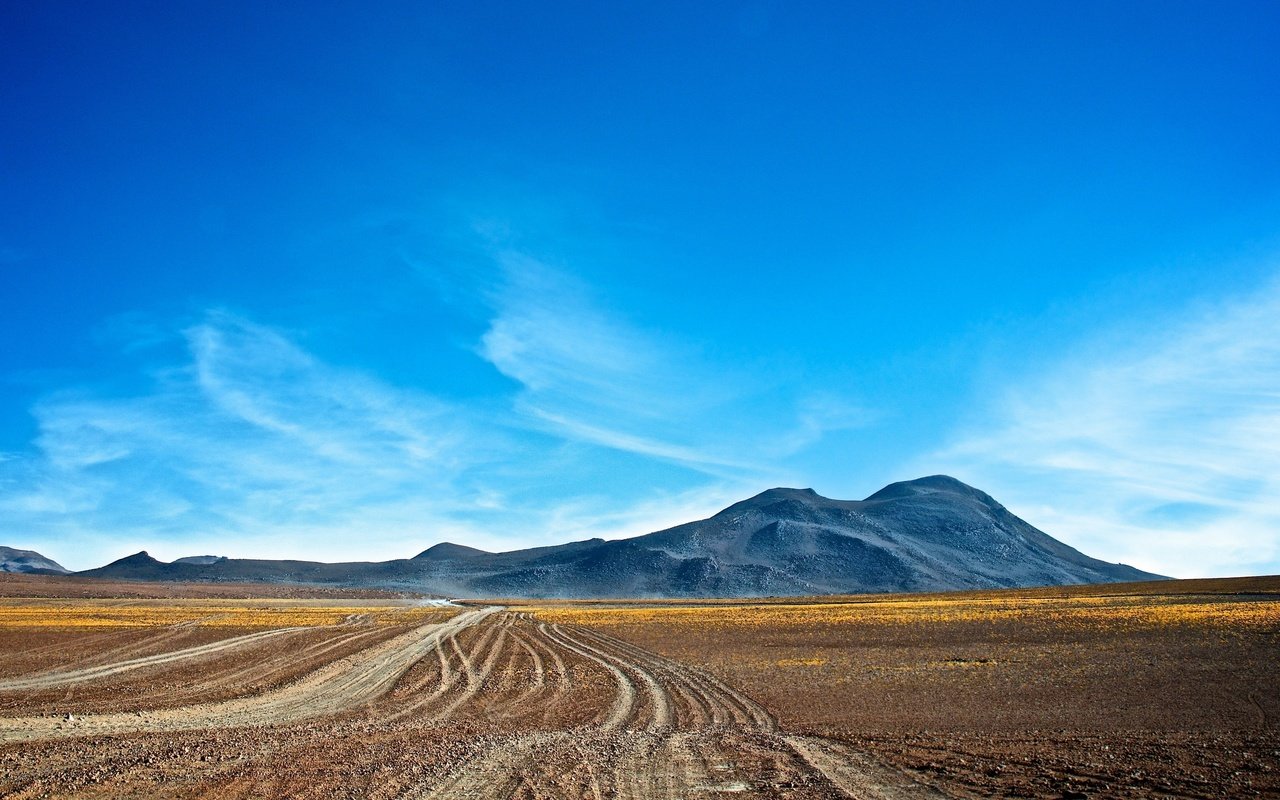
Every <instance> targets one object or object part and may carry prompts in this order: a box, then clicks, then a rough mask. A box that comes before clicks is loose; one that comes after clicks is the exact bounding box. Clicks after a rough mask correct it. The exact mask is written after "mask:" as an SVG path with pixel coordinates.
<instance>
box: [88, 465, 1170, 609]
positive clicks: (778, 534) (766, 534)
mask: <svg viewBox="0 0 1280 800" xmlns="http://www.w3.org/2000/svg"><path fill="white" fill-rule="evenodd" d="M78 574H80V575H85V576H93V577H110V578H118V579H132V580H168V581H268V582H297V583H323V584H333V585H341V586H369V587H382V588H391V589H412V590H415V591H422V592H432V593H437V594H446V595H451V596H456V597H469V596H489V597H717V596H718V597H735V596H761V595H803V594H832V593H856V592H912V591H947V590H954V589H983V588H999V587H1019V586H1051V585H1064V584H1082V583H1111V582H1120V581H1140V580H1151V579H1156V578H1160V577H1162V576H1159V575H1154V574H1152V573H1149V572H1143V571H1142V570H1139V569H1135V568H1134V567H1130V566H1126V565H1124V564H1111V563H1107V562H1105V561H1099V560H1098V559H1095V558H1090V557H1089V556H1086V555H1084V554H1083V553H1081V552H1079V551H1078V550H1075V549H1074V548H1071V547H1068V546H1067V545H1065V544H1063V543H1062V542H1059V541H1058V540H1056V539H1054V538H1053V537H1051V536H1049V535H1048V534H1046V533H1044V532H1042V531H1040V530H1038V529H1036V528H1034V527H1033V526H1031V525H1029V524H1028V523H1026V522H1024V521H1023V520H1021V519H1019V518H1018V517H1016V516H1014V515H1013V514H1011V513H1010V512H1009V511H1008V510H1006V509H1005V508H1004V506H1002V505H1000V504H999V503H997V502H996V501H995V500H993V499H992V498H991V497H990V496H988V495H987V494H985V493H983V492H981V491H979V490H977V489H974V488H973V487H971V486H967V485H965V484H964V483H961V482H960V481H958V480H956V479H954V478H950V477H947V476H944V475H935V476H932V477H927V478H920V479H918V480H914V481H905V482H902V483H894V484H891V485H889V486H886V487H885V488H883V489H881V490H880V491H878V492H876V493H875V494H873V495H871V496H870V497H868V498H867V499H865V500H832V499H829V498H826V497H822V496H821V495H818V494H816V493H815V492H814V491H813V490H812V489H770V490H768V491H766V492H763V493H761V494H758V495H756V496H755V497H752V498H750V499H748V500H744V501H742V502H740V503H736V504H734V505H732V506H730V507H728V508H726V509H725V510H724V511H721V512H720V513H719V514H716V515H715V516H713V517H710V518H709V519H704V520H699V521H697V522H690V523H686V524H684V525H679V526H676V527H674V528H670V529H668V530H664V531H658V532H656V533H650V534H646V535H644V536H637V537H634V538H631V539H619V540H615V541H605V540H603V539H589V540H586V541H580V542H571V543H568V544H563V545H555V546H551V547H539V548H533V549H528V550H515V551H511V552H506V553H489V552H485V551H483V550H477V549H475V548H471V547H466V546H463V545H458V544H453V543H451V542H442V543H440V544H437V545H435V546H434V547H431V548H429V549H427V550H425V551H423V552H421V553H419V554H418V555H417V556H415V557H413V558H408V559H397V560H394V561H383V562H357V563H339V564H325V563H319V562H314V561H268V560H253V559H237V558H220V559H216V560H214V557H204V556H200V557H193V558H187V559H179V560H178V561H175V562H173V563H167V564H166V563H164V562H161V561H157V560H156V559H154V558H152V557H151V556H149V555H148V554H147V553H146V552H142V553H138V554H135V555H132V556H129V557H127V558H122V559H120V560H119V561H116V562H113V563H111V564H108V565H106V566H105V567H100V568H98V569H94V570H88V571H85V572H81V573H78Z"/></svg>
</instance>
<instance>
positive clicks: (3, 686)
mask: <svg viewBox="0 0 1280 800" xmlns="http://www.w3.org/2000/svg"><path fill="white" fill-rule="evenodd" d="M306 630H314V628H313V627H298V628H274V629H272V630H269V631H258V632H257V633H248V634H245V635H243V636H233V637H231V638H229V639H221V640H219V641H216V642H210V643H209V644H202V645H196V646H195V647H187V648H184V649H182V650H172V651H169V652H167V653H158V654H156V655H153V656H143V657H141V658H132V659H128V660H125V661H116V662H113V663H110V664H103V665H101V666H97V667H85V668H83V669H75V670H66V671H63V672H48V673H45V674H43V675H37V676H33V677H30V678H13V679H10V680H5V681H0V692H16V691H30V690H32V689H50V688H53V687H55V686H65V685H67V684H71V683H83V682H84V681H91V680H97V679H99V678H105V677H107V676H109V675H116V674H118V673H121V672H127V671H129V670H134V669H140V668H142V667H154V666H159V665H162V664H169V663H171V662H174V661H183V660H185V659H189V658H202V657H204V656H208V655H212V654H214V653H220V652H222V651H224V650H231V649H233V648H237V647H244V646H246V645H250V644H254V643H256V642H260V641H263V640H265V639H274V638H276V637H277V636H284V635H286V634H291V633H297V632H299V631H306Z"/></svg>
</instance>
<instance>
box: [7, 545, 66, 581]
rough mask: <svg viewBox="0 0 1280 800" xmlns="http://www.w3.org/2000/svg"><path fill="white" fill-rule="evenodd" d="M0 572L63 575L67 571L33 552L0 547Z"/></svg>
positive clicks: (51, 560) (56, 563)
mask: <svg viewBox="0 0 1280 800" xmlns="http://www.w3.org/2000/svg"><path fill="white" fill-rule="evenodd" d="M0 572H35V573H45V574H55V575H65V574H67V572H69V570H68V569H67V568H66V567H64V566H62V565H61V564H59V563H58V562H57V561H54V560H53V559H51V558H45V557H44V556H42V555H40V554H39V553H37V552H36V551H34V550H15V549H14V548H12V547H0Z"/></svg>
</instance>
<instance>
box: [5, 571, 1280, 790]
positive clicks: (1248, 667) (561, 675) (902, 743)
mask: <svg viewBox="0 0 1280 800" xmlns="http://www.w3.org/2000/svg"><path fill="white" fill-rule="evenodd" d="M60 585H64V586H65V585H66V584H60ZM1177 585H1178V584H1164V586H1165V587H1166V588H1167V589H1172V588H1174V587H1175V586H1177ZM1240 588H1241V587H1240V586H1239V585H1232V586H1225V587H1219V589H1218V590H1217V591H1216V592H1215V593H1210V594H1206V591H1207V590H1206V589H1205V588H1204V587H1200V588H1199V589H1198V590H1197V591H1195V592H1189V593H1188V592H1174V591H1165V592H1164V593H1163V594H1158V593H1157V594H1153V593H1151V592H1150V591H1141V592H1136V593H1129V594H1127V595H1124V596H1126V597H1129V598H1133V599H1131V600H1123V601H1117V602H1118V605H1114V606H1112V605H1108V606H1107V608H1108V609H1113V610H1114V615H1115V618H1117V619H1120V618H1123V619H1127V620H1130V624H1128V625H1127V626H1125V627H1114V626H1108V625H1106V624H1102V623H1101V622H1098V620H1104V621H1105V620H1106V619H1111V617H1105V616H1104V617H1098V616H1096V615H1094V616H1089V615H1085V616H1080V615H1076V616H1073V615H1072V614H1068V613H1065V612H1064V611H1063V610H1062V608H1061V607H1058V606H1049V607H1046V606H1044V605H1043V604H1040V605H1037V604H1036V603H1034V602H1030V601H1032V600H1043V599H1044V598H1043V597H1038V596H1036V595H1035V593H1023V594H1019V593H1016V592H1007V593H994V594H990V593H988V594H986V595H984V597H992V598H995V600H994V601H993V602H996V603H999V604H1002V608H1005V609H1007V608H1009V607H1011V606H1012V607H1014V608H1018V607H1020V606H1019V603H1021V602H1022V601H1023V600H1027V601H1028V602H1027V605H1026V607H1025V609H1023V613H1021V614H1014V615H1010V614H1007V613H1006V614H1004V615H1003V616H999V618H998V619H990V618H984V617H982V616H981V615H979V616H978V617H977V618H973V617H971V616H968V617H966V616H963V615H961V617H960V618H954V617H955V615H951V616H948V615H947V614H945V613H940V614H938V615H936V618H935V617H934V616H931V615H932V614H933V612H932V611H929V613H926V614H918V613H915V611H912V613H913V614H914V616H910V615H908V616H910V622H902V623H895V622H893V621H892V620H891V619H888V620H887V619H886V618H879V619H878V620H875V621H871V618H868V619H860V617H859V615H858V614H856V613H851V614H844V612H843V611H842V612H841V613H842V615H843V616H838V617H832V616H831V615H830V614H826V615H825V616H824V614H823V613H820V612H823V610H824V609H825V608H826V606H824V605H822V604H819V605H818V606H816V608H818V609H819V610H818V611H814V610H813V608H815V606H810V605H805V604H794V603H793V604H792V605H787V604H785V603H783V604H776V605H777V607H781V608H784V609H787V610H788V613H786V614H784V615H783V616H782V617H781V618H782V619H784V620H785V623H782V624H771V626H769V627H765V628H761V627H760V626H758V625H754V624H748V623H749V622H750V621H751V620H752V619H753V618H752V617H751V615H750V613H749V612H746V613H745V615H744V612H741V611H740V609H741V608H742V603H741V601H737V602H732V603H723V604H720V605H718V606H717V605H714V604H712V605H704V604H699V606H698V608H701V609H710V610H711V611H713V612H714V613H715V614H718V615H720V616H718V617H715V618H713V619H712V620H711V622H707V621H705V620H703V621H692V622H691V621H689V620H684V621H673V619H672V618H671V616H670V612H672V610H675V611H676V612H677V613H680V608H681V605H680V604H650V605H648V606H644V605H636V604H620V605H619V610H618V612H617V613H614V612H609V613H608V614H606V615H604V616H600V615H598V614H596V612H593V611H592V607H591V606H590V605H583V604H573V605H566V606H563V607H557V608H550V607H544V608H543V610H541V611H537V612H533V613H531V612H530V611H528V610H524V609H520V608H512V609H509V610H503V609H500V608H496V607H486V606H481V605H475V606H472V607H471V608H468V609H466V610H463V611H462V612H461V613H457V612H456V611H451V612H441V613H440V614H439V615H438V616H430V615H424V616H419V617H416V618H415V621H414V623H413V624H404V625H368V624H362V622H361V621H360V620H352V621H350V622H348V623H344V624H341V625H324V626H315V627H311V628H307V629H304V630H300V631H290V632H282V633H274V632H272V631H270V630H267V631H263V630H261V629H256V630H252V631H250V630H242V629H225V630H222V629H212V628H201V627H200V626H194V627H191V628H183V629H182V635H180V636H174V635H172V633H173V629H171V628H160V629H144V630H140V631H139V630H120V631H114V632H110V633H107V634H104V633H103V632H101V631H98V632H96V633H95V632H85V631H75V630H65V629H64V630H45V629H34V630H25V631H17V630H13V629H4V628H3V619H0V631H3V634H0V635H2V636H3V637H6V638H4V639H3V642H2V643H3V644H4V645H5V647H6V652H7V651H8V648H23V649H27V650H30V649H31V648H35V647H39V648H43V649H42V650H37V651H34V652H36V653H40V652H44V653H48V654H54V653H58V654H63V655H61V656H59V657H57V658H53V657H50V658H49V660H48V663H47V664H45V665H43V666H41V665H40V664H39V663H38V662H39V661H40V656H39V655H35V656H28V657H17V656H13V657H9V658H7V660H6V659H5V658H0V796H6V797H23V798H27V797H59V798H61V797H95V798H107V797H111V798H115V797H187V796H193V797H194V796H200V797H234V798H251V797H252V798H261V797H277V796H279V797H317V798H319V797H325V798H328V797H370V798H443V797H474V798H504V797H517V798H560V797H591V798H632V799H633V800H640V799H641V798H671V797H685V798H716V797H744V798H760V797H784V798H796V799H797V800H801V799H803V798H838V797H880V798H910V797H946V796H961V797H973V796H989V795H992V794H1004V795H1014V796H1041V797H1064V796H1065V797H1079V796H1094V797H1130V796H1133V797H1137V796H1153V795H1156V796H1179V797H1221V796H1227V795H1230V796H1254V795H1256V796H1265V795H1272V796H1280V737H1278V736H1277V731H1276V727H1275V720H1277V719H1280V707H1278V704H1280V700H1278V699H1277V697H1276V696H1275V691H1274V686H1275V679H1276V677H1277V676H1278V675H1280V670H1278V669H1277V667H1278V666H1280V648H1277V647H1276V646H1275V645H1276V643H1277V641H1276V636H1277V634H1278V633H1280V631H1277V630H1276V629H1275V628H1276V626H1274V625H1273V624H1272V622H1271V621H1270V620H1272V619H1273V616H1271V615H1270V611H1268V609H1270V608H1271V606H1270V605H1268V604H1274V603H1275V602H1276V600H1275V598H1274V596H1271V597H1269V596H1268V595H1274V594H1275V593H1276V591H1277V590H1280V581H1271V582H1264V584H1262V585H1258V584H1250V585H1249V586H1247V587H1245V589H1247V591H1246V592H1244V593H1240V592H1237V591H1236V590H1237V589H1240ZM193 591H196V590H193ZM45 596H49V595H45ZM73 596H79V595H73ZM179 596H182V597H190V595H179ZM1070 596H1071V597H1079V598H1085V599H1086V600H1087V599H1088V598H1089V597H1094V598H1096V597H1097V596H1098V591H1097V590H1094V594H1093V595H1089V594H1088V592H1087V590H1077V591H1076V592H1075V593H1072V594H1071V595H1070ZM1117 596H1119V595H1117ZM957 597H960V596H950V597H943V598H941V599H940V600H939V599H938V598H934V599H931V600H926V599H923V598H921V599H918V600H917V601H916V604H917V605H920V607H921V608H925V609H933V608H935V607H938V608H951V605H948V604H954V603H955V602H959V601H958V600H957ZM964 597H967V598H968V599H967V600H964V601H963V602H970V601H972V600H974V599H975V597H974V596H964ZM1206 597H1208V598H1211V599H1212V600H1211V602H1212V603H1213V604H1218V603H1220V604H1222V609H1223V610H1224V613H1223V614H1218V615H1215V614H1209V615H1208V616H1207V617H1206V616H1205V615H1204V613H1203V608H1204V607H1205V606H1206V601H1205V598H1206ZM977 599H981V598H977ZM844 600H845V601H847V600H848V598H845V599H844ZM893 601H895V602H902V601H903V598H902V597H895V598H893ZM824 602H826V603H827V604H828V605H831V604H837V605H838V604H839V603H840V600H839V599H835V600H832V601H824ZM859 602H862V600H861V599H859ZM1108 602H1110V601H1108ZM926 603H934V604H935V605H922V604H926ZM1134 604H1138V605H1140V606H1141V608H1138V610H1139V611H1141V614H1139V615H1138V616H1136V617H1134V616H1133V615H1130V614H1129V611H1130V610H1132V609H1131V608H1130V606H1134ZM1180 604H1184V605H1180ZM686 605H687V604H686ZM847 605H848V604H847V602H846V603H845V606H841V608H845V607H846V606H847ZM910 605H911V603H908V606H910ZM1166 606H1167V607H1168V608H1169V609H1170V610H1169V613H1168V614H1165V613H1164V611H1165V609H1166ZM623 607H625V608H630V609H636V610H638V614H633V615H631V616H627V615H625V614H622V613H621V610H620V609H621V608H623ZM1134 607H1137V606H1134ZM966 608H967V606H966ZM908 610H909V611H910V610H911V609H908ZM918 610H919V609H916V611H918ZM1210 610H1211V611H1213V610H1214V609H1213V608H1210ZM1157 611H1158V612H1160V613H1155V612H1157ZM1256 611H1267V613H1264V614H1258V613H1254V612H1256ZM791 612H794V613H791ZM1108 613H1111V612H1110V611H1109V612H1108ZM593 614H596V615H595V616H592V615H593ZM1197 615H1199V616H1197ZM754 619H755V621H756V622H758V621H759V619H758V618H754ZM769 619H771V620H773V621H774V622H775V623H776V620H777V619H779V617H778V616H777V615H775V616H773V617H770V618H769ZM833 619H835V621H834V622H833V621H832V620H833ZM1082 619H1084V620H1086V621H1089V620H1092V621H1093V623H1096V624H1093V623H1091V624H1083V625H1082V624H1081V620H1082ZM1134 619H1137V620H1138V622H1133V620H1134ZM818 620H821V621H818ZM1143 620H1145V622H1143ZM1153 620H1155V621H1160V620H1163V621H1162V622H1159V624H1157V622H1153ZM1187 620H1191V622H1188V621H1187ZM713 623H714V624H713ZM264 633H265V634H269V635H263V636H258V634H264ZM24 637H25V638H24ZM245 637H257V638H247V639H246V638H245ZM24 642H25V643H26V645H24ZM68 646H70V647H72V649H74V650H76V651H78V652H79V658H78V660H77V659H69V658H67V657H65V652H66V648H67V647H68ZM121 665H126V666H127V668H124V669H119V670H118V671H117V668H119V667H120V666H121ZM6 686H8V688H5V687H6ZM55 699H56V703H57V705H56V711H55V709H54V708H53V707H52V705H53V703H54V702H55ZM68 715H70V718H68Z"/></svg>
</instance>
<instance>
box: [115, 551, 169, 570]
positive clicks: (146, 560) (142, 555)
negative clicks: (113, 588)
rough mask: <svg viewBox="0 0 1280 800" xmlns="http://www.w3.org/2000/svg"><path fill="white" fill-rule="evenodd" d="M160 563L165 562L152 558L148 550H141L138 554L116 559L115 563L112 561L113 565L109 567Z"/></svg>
mask: <svg viewBox="0 0 1280 800" xmlns="http://www.w3.org/2000/svg"><path fill="white" fill-rule="evenodd" d="M160 563H163V562H161V561H160V560H159V559H157V558H154V557H152V555H151V554H150V553H148V552H147V551H146V550H139V551H138V552H136V553H134V554H133V555H131V556H125V557H124V558H120V559H116V560H115V561H112V562H111V564H108V565H107V566H112V565H115V564H121V565H126V564H127V565H138V564H146V565H148V566H149V565H151V564H160Z"/></svg>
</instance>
